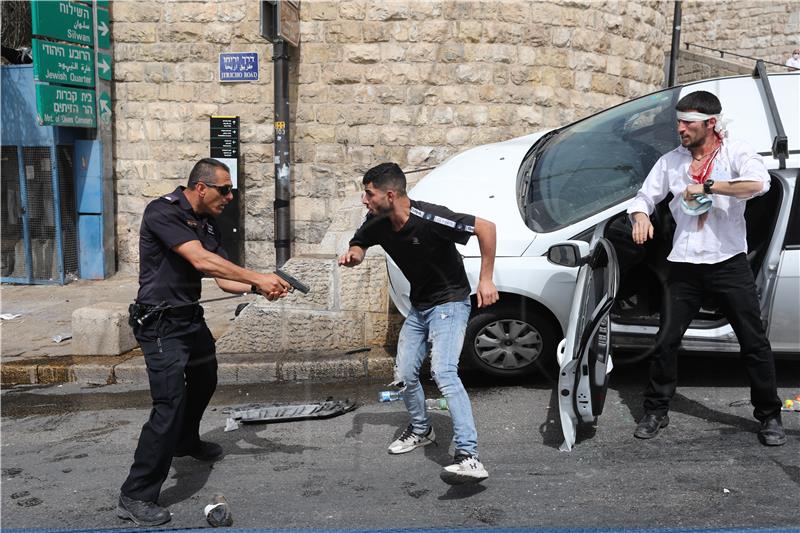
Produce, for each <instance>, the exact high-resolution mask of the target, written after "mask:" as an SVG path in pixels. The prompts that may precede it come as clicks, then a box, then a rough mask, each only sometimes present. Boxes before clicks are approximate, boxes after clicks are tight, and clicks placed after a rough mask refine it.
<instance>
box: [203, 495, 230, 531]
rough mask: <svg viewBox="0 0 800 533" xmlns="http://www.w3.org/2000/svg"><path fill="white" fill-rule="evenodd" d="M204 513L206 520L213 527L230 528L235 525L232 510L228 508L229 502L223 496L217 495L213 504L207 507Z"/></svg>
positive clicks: (212, 501)
mask: <svg viewBox="0 0 800 533" xmlns="http://www.w3.org/2000/svg"><path fill="white" fill-rule="evenodd" d="M203 512H204V513H205V515H206V520H207V521H208V523H209V524H211V525H212V526H213V527H228V526H231V525H233V516H232V515H231V509H230V507H228V501H227V500H226V499H225V496H223V495H222V494H215V495H214V498H213V499H212V500H211V503H210V504H208V505H206V507H205V509H203Z"/></svg>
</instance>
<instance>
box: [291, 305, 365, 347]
mask: <svg viewBox="0 0 800 533" xmlns="http://www.w3.org/2000/svg"><path fill="white" fill-rule="evenodd" d="M362 315H363V314H362V313H343V312H330V311H289V312H288V313H286V332H287V348H288V349H290V350H293V351H314V350H336V349H347V348H352V347H354V346H359V347H360V346H363V345H364V319H363V316H362Z"/></svg>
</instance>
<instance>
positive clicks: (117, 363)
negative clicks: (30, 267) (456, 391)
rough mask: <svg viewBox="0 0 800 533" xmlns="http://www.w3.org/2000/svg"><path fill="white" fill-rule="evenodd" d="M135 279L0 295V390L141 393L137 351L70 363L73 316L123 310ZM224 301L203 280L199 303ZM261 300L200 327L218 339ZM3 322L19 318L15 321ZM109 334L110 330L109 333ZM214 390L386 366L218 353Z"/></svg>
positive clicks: (372, 358)
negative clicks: (81, 388)
mask: <svg viewBox="0 0 800 533" xmlns="http://www.w3.org/2000/svg"><path fill="white" fill-rule="evenodd" d="M137 289H138V282H137V279H136V275H134V274H127V273H119V274H116V275H114V276H112V277H110V278H108V279H106V280H99V281H94V280H78V281H73V282H72V283H69V284H67V285H8V284H3V285H2V287H0V313H1V314H2V315H4V317H5V318H3V319H2V320H0V356H1V357H0V369H1V370H2V385H3V386H9V385H17V384H52V383H62V382H73V381H74V382H78V383H82V384H87V385H104V384H110V383H132V384H136V385H141V387H142V388H146V387H147V386H148V381H147V372H146V368H145V364H144V358H143V357H142V353H141V351H140V350H139V349H138V348H135V349H133V350H131V351H129V352H127V353H124V354H122V355H113V356H95V355H76V350H75V342H74V339H72V338H66V339H64V340H61V341H60V342H57V341H58V339H59V336H60V337H70V336H71V335H72V333H73V332H72V319H73V317H72V314H73V311H75V310H76V309H79V308H85V307H87V306H97V304H100V303H102V302H110V303H114V304H125V305H127V304H129V303H131V302H132V301H133V299H134V297H135V296H136V291H137ZM224 296H230V295H228V294H226V293H224V292H222V291H221V290H220V289H219V288H218V287H217V285H216V284H215V283H214V282H213V280H204V282H203V299H213V298H220V297H224ZM259 299H261V300H263V298H260V297H258V296H254V295H246V296H242V297H239V298H233V299H230V300H224V301H218V302H212V303H208V304H205V305H204V306H203V307H204V308H205V316H206V321H207V323H208V325H209V328H210V329H211V332H212V333H213V334H214V336H215V337H216V338H220V337H221V336H222V335H223V334H224V333H225V332H226V331H227V330H228V329H229V328H230V326H231V325H232V324H233V321H234V319H235V317H234V311H235V310H236V307H237V306H238V305H239V304H242V303H247V302H255V301H257V300H259ZM7 315H19V316H17V317H15V318H10V317H7ZM109 327H110V326H109ZM217 359H218V362H219V382H220V383H221V384H232V383H259V382H263V383H269V382H276V381H303V380H318V381H330V380H339V379H348V378H361V377H382V376H386V377H390V376H391V373H392V366H393V363H394V359H393V357H392V356H390V355H389V354H388V353H387V352H386V350H385V349H383V348H381V347H375V346H372V347H366V346H365V347H358V348H356V349H353V350H329V351H324V352H323V351H305V352H294V353H290V352H276V353H221V354H218V356H217Z"/></svg>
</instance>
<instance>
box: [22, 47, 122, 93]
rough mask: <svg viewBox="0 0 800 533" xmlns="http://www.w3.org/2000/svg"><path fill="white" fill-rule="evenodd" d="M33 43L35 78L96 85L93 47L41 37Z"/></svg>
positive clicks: (82, 85)
mask: <svg viewBox="0 0 800 533" xmlns="http://www.w3.org/2000/svg"><path fill="white" fill-rule="evenodd" d="M32 44H33V47H32V48H33V79H34V80H36V81H46V82H50V83H61V84H65V85H79V86H81V87H94V60H93V59H92V49H91V48H81V47H80V46H70V45H68V44H59V43H51V42H48V41H42V40H40V39H32ZM109 70H110V69H109ZM101 75H102V72H101Z"/></svg>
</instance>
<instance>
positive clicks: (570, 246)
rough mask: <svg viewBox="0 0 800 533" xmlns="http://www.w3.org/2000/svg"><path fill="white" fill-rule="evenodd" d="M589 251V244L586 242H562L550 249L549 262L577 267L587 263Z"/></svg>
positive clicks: (548, 251) (548, 252)
mask: <svg viewBox="0 0 800 533" xmlns="http://www.w3.org/2000/svg"><path fill="white" fill-rule="evenodd" d="M589 250H590V247H589V243H588V242H585V241H567V242H562V243H559V244H555V245H553V246H551V247H550V248H548V250H547V260H548V261H550V262H551V263H553V264H554V265H560V266H565V267H577V266H581V265H582V264H584V263H585V262H586V259H587V257H588V256H589Z"/></svg>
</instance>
